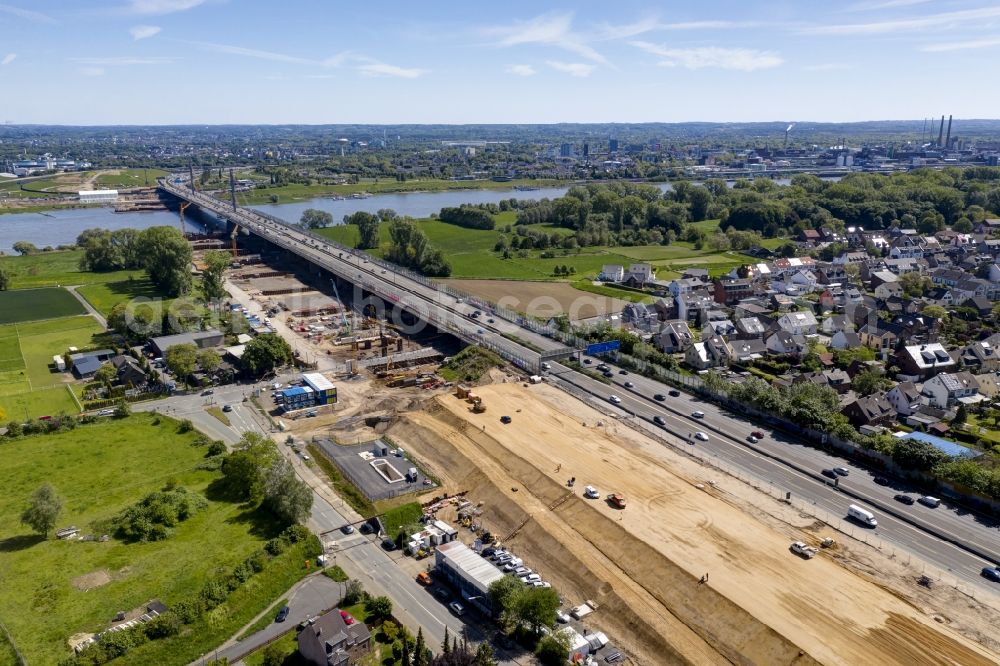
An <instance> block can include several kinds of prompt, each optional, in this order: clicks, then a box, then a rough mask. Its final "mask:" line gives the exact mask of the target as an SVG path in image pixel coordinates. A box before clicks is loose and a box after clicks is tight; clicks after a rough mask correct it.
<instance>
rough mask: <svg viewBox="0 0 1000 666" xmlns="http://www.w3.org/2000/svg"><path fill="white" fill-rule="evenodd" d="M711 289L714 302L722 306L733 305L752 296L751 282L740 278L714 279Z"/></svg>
mask: <svg viewBox="0 0 1000 666" xmlns="http://www.w3.org/2000/svg"><path fill="white" fill-rule="evenodd" d="M713 287H714V292H715V302H716V303H722V304H723V305H733V304H734V303H738V302H739V301H741V300H743V299H745V298H749V297H751V296H753V294H754V284H753V282H752V281H751V280H746V279H742V278H736V279H732V278H716V279H715V281H714V283H713Z"/></svg>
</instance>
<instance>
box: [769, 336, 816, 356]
mask: <svg viewBox="0 0 1000 666" xmlns="http://www.w3.org/2000/svg"><path fill="white" fill-rule="evenodd" d="M764 344H765V345H766V346H767V351H769V352H771V353H772V354H801V353H803V352H804V351H805V350H806V347H807V345H806V339H805V338H804V337H803V336H801V335H795V334H792V333H789V332H788V331H784V330H781V331H775V332H774V333H772V334H771V335H770V336H769V337H768V338H767V339H766V340H764Z"/></svg>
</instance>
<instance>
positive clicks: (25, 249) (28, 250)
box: [11, 241, 38, 257]
mask: <svg viewBox="0 0 1000 666" xmlns="http://www.w3.org/2000/svg"><path fill="white" fill-rule="evenodd" d="M11 247H12V248H13V250H14V252H17V253H18V254H19V255H21V256H22V257H24V256H27V255H29V254H34V253H36V252H38V248H37V247H35V244H34V243H29V242H28V241H17V242H16V243H14V244H13V245H12V246H11Z"/></svg>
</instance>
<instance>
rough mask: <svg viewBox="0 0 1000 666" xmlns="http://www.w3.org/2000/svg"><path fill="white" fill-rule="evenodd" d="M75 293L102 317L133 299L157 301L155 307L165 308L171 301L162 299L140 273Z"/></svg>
mask: <svg viewBox="0 0 1000 666" xmlns="http://www.w3.org/2000/svg"><path fill="white" fill-rule="evenodd" d="M77 293H79V294H80V295H81V296H83V297H84V298H85V299H87V302H88V303H90V304H91V305H92V306H93V307H94V309H95V310H97V311H98V312H100V313H101V314H103V315H104V316H107V315H108V314H109V313H110V312H111V309H112V308H113V307H114V306H116V305H117V304H119V303H121V302H122V301H131V300H132V299H134V298H144V299H149V300H157V301H158V302H159V303H160V305H159V306H157V307H165V306H167V305H169V304H170V302H171V301H172V300H173V299H167V298H162V292H161V291H160V290H159V289H157V287H156V286H155V285H154V284H153V283H152V282H151V281H150V280H149V278H148V277H146V276H145V275H143V274H141V273H139V274H137V275H135V276H134V277H132V278H131V279H125V280H120V281H117V282H103V283H101V284H88V285H84V286H83V287H80V288H79V289H77Z"/></svg>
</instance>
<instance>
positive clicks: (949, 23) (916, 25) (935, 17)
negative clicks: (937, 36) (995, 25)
mask: <svg viewBox="0 0 1000 666" xmlns="http://www.w3.org/2000/svg"><path fill="white" fill-rule="evenodd" d="M996 17H1000V6H995V7H981V8H979V9H964V10H961V11H957V12H944V13H942V14H928V15H925V16H914V17H912V18H904V19H896V20H893V21H874V22H871V23H847V24H842V25H817V26H811V27H808V28H803V29H802V30H801V32H802V33H804V34H809V35H879V34H885V33H887V32H902V31H905V30H925V29H929V28H933V29H936V30H942V29H946V28H956V27H960V26H961V25H963V24H967V23H970V22H973V21H980V20H982V19H989V18H996Z"/></svg>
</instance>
